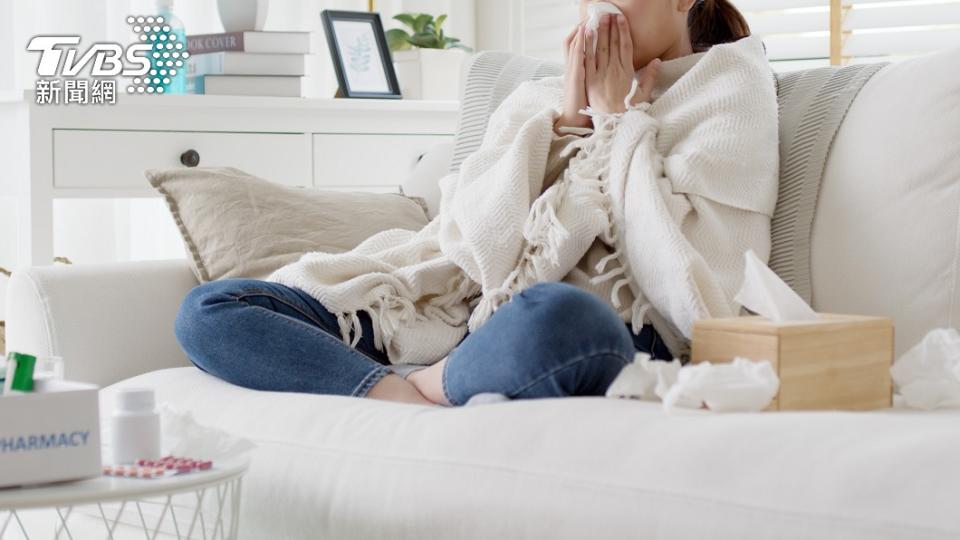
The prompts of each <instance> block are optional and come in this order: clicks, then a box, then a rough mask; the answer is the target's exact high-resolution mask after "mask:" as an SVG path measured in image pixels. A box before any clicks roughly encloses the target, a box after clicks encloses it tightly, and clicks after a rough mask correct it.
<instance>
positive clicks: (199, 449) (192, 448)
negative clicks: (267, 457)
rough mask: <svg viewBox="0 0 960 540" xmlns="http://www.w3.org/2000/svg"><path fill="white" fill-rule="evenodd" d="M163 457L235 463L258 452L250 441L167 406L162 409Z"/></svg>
mask: <svg viewBox="0 0 960 540" xmlns="http://www.w3.org/2000/svg"><path fill="white" fill-rule="evenodd" d="M160 424H161V429H162V431H163V454H164V455H165V456H182V457H188V458H191V459H204V460H207V459H209V460H213V464H214V465H216V464H217V463H218V462H220V463H222V462H224V461H232V460H234V459H237V458H240V457H242V456H243V455H244V454H246V453H247V452H249V451H251V450H253V449H254V448H256V445H255V444H253V443H252V442H251V441H249V440H247V439H244V438H242V437H237V436H234V435H231V434H229V433H227V432H226V431H223V430H222V429H218V428H214V427H209V426H204V425H201V424H198V423H197V421H196V420H194V419H193V413H191V412H189V411H179V410H176V409H174V408H172V407H170V406H169V405H167V404H163V405H161V406H160Z"/></svg>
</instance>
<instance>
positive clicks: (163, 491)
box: [0, 460, 249, 540]
mask: <svg viewBox="0 0 960 540" xmlns="http://www.w3.org/2000/svg"><path fill="white" fill-rule="evenodd" d="M214 465H215V466H214V468H213V469H211V470H208V471H201V472H193V473H189V474H183V475H177V476H171V477H168V478H162V479H139V478H118V477H112V476H102V477H99V478H92V479H89V480H81V481H78V482H68V483H62V484H51V485H45V486H39V487H32V488H9V489H0V539H4V540H6V539H8V538H28V539H29V538H54V539H59V538H72V539H87V538H108V539H120V538H127V537H130V538H147V539H154V538H178V539H193V538H204V539H210V540H214V539H223V540H230V539H236V538H237V533H238V529H239V524H240V491H241V482H242V479H243V475H244V473H246V471H247V468H248V465H249V462H248V461H247V460H237V461H233V462H230V463H227V464H226V465H220V464H219V463H216V462H215V463H214ZM44 508H46V509H50V511H49V513H47V514H46V515H40V514H37V513H36V512H30V511H31V510H35V509H44ZM28 513H31V514H32V515H30V516H26V514H28Z"/></svg>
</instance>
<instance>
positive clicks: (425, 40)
mask: <svg viewBox="0 0 960 540" xmlns="http://www.w3.org/2000/svg"><path fill="white" fill-rule="evenodd" d="M410 43H412V44H413V45H414V46H417V47H420V48H421V49H443V48H444V46H443V43H441V42H440V40H438V39H437V36H436V35H435V34H428V33H420V34H414V35H413V36H411V37H410Z"/></svg>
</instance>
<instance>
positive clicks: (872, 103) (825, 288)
mask: <svg viewBox="0 0 960 540" xmlns="http://www.w3.org/2000/svg"><path fill="white" fill-rule="evenodd" d="M958 57H960V49H953V50H950V51H944V52H941V53H938V54H934V55H930V56H924V57H920V58H916V59H911V60H907V61H904V62H901V63H896V64H891V65H888V66H886V67H885V68H883V69H882V70H881V71H880V72H879V73H877V74H876V75H874V76H873V78H872V79H871V80H870V81H869V82H868V83H867V84H866V85H865V86H864V87H863V89H862V90H861V91H860V94H859V95H858V96H857V99H856V100H855V101H854V102H853V105H852V106H851V107H850V110H849V111H848V113H847V117H846V120H845V121H844V123H843V125H842V126H841V127H840V130H839V131H838V132H837V137H836V140H835V141H834V145H833V150H832V152H831V155H830V159H829V161H828V162H827V167H826V170H825V173H824V179H823V185H822V187H821V193H820V199H819V202H818V205H817V217H816V221H815V222H814V227H813V233H812V234H813V236H812V252H811V267H812V273H813V306H814V307H815V308H816V309H818V310H820V311H829V312H842V313H863V314H875V315H885V316H890V317H893V319H894V324H895V327H896V352H897V355H899V354H901V353H902V352H904V351H905V350H906V349H908V348H910V347H912V346H913V345H914V344H916V343H917V342H918V341H919V340H920V339H921V338H922V337H923V335H925V334H926V333H927V332H928V331H929V330H930V329H932V328H936V327H947V326H954V327H955V326H957V325H958V324H960V270H958V260H960V248H958V246H960V69H958V66H960V61H958Z"/></svg>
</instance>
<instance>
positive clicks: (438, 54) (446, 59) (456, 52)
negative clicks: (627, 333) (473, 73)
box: [393, 48, 467, 100]
mask: <svg viewBox="0 0 960 540" xmlns="http://www.w3.org/2000/svg"><path fill="white" fill-rule="evenodd" d="M466 58H467V52H466V51H464V50H462V49H419V48H415V49H412V50H409V51H399V52H395V53H393V65H394V69H396V72H397V80H398V82H399V83H400V92H401V93H402V94H403V97H404V99H427V100H456V99H459V97H460V95H459V94H460V70H461V69H462V67H463V62H464V60H466Z"/></svg>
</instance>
